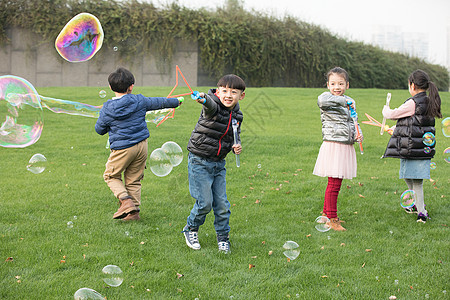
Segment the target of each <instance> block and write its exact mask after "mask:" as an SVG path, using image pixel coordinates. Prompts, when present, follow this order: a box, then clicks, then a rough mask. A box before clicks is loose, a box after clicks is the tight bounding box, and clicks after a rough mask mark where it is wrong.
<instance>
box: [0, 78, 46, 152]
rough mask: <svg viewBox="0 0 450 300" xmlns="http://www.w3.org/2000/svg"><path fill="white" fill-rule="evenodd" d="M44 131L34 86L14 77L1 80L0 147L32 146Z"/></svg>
mask: <svg viewBox="0 0 450 300" xmlns="http://www.w3.org/2000/svg"><path fill="white" fill-rule="evenodd" d="M43 127H44V120H43V114H42V106H41V100H40V98H39V95H38V93H37V91H36V89H35V88H34V87H33V85H32V84H31V83H29V82H28V81H27V80H25V79H23V78H20V77H17V76H13V75H5V76H0V146H2V147H10V148H23V147H27V146H29V145H32V144H34V143H35V142H36V141H37V140H39V138H40V136H41V132H42V129H43Z"/></svg>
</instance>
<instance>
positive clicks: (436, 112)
mask: <svg viewBox="0 0 450 300" xmlns="http://www.w3.org/2000/svg"><path fill="white" fill-rule="evenodd" d="M408 82H409V85H411V83H414V85H415V86H416V87H417V88H419V89H421V90H425V91H426V90H428V93H429V95H428V99H429V101H428V108H427V111H426V113H425V114H426V115H427V116H429V117H433V118H435V117H437V118H442V114H441V97H440V96H439V92H438V89H437V87H436V85H435V84H434V82H432V81H431V80H430V76H428V74H427V73H426V72H425V71H422V70H415V71H414V72H412V73H411V75H409V78H408Z"/></svg>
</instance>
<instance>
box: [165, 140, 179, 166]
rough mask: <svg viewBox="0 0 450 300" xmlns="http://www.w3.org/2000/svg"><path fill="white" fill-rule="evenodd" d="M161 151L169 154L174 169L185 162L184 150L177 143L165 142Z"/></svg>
mask: <svg viewBox="0 0 450 300" xmlns="http://www.w3.org/2000/svg"><path fill="white" fill-rule="evenodd" d="M161 149H162V150H163V151H164V152H165V153H166V154H167V156H168V157H169V160H170V163H171V164H172V166H173V167H176V166H178V165H179V164H181V162H182V161H183V150H182V149H181V147H180V146H179V145H178V144H177V143H175V142H165V143H164V144H163V145H162V146H161Z"/></svg>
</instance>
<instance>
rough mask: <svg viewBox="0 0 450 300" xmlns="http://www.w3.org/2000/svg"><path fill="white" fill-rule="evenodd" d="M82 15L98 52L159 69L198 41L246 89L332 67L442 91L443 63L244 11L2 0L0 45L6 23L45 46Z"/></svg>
mask: <svg viewBox="0 0 450 300" xmlns="http://www.w3.org/2000/svg"><path fill="white" fill-rule="evenodd" d="M230 1H232V0H230ZM230 3H232V2H230ZM230 3H229V4H230ZM230 10H232V11H230ZM81 12H89V13H91V14H93V15H95V16H97V18H98V19H99V20H100V22H101V24H102V27H103V30H104V32H105V38H104V45H103V47H108V48H112V47H115V46H117V47H118V49H119V51H120V53H121V56H122V57H123V58H124V59H125V60H126V61H127V60H129V61H131V60H132V58H133V57H134V56H135V55H136V54H137V53H142V52H150V51H151V53H152V54H155V55H156V56H157V57H158V58H159V62H160V66H159V67H160V68H164V66H165V64H164V62H167V61H170V60H171V59H172V56H173V53H174V50H175V45H176V43H175V41H176V40H177V39H185V40H188V41H192V40H197V41H198V45H199V60H200V67H201V69H203V70H205V71H207V72H209V74H211V76H214V77H219V76H221V75H223V74H224V73H229V72H233V73H236V74H238V75H240V76H241V77H242V78H243V79H244V80H245V81H246V82H247V83H248V85H250V86H274V85H275V86H293V87H322V86H323V85H324V82H325V77H324V74H325V73H326V72H327V70H328V69H330V68H332V67H334V66H341V67H343V68H345V69H347V71H348V72H349V74H350V79H351V84H352V87H358V88H383V89H403V88H406V87H407V78H408V76H409V74H410V73H411V72H412V71H413V70H415V69H423V70H425V71H426V72H427V73H428V74H430V76H431V78H432V80H433V81H434V82H435V83H436V85H437V86H438V88H439V89H440V90H448V86H449V73H448V71H447V70H446V69H445V68H444V67H443V66H439V65H433V64H429V63H427V62H425V61H424V60H422V59H418V58H411V57H408V56H407V55H403V54H399V53H393V52H389V51H384V50H382V49H380V48H378V47H374V46H370V45H366V44H363V43H359V42H351V41H347V40H344V39H341V38H338V37H336V36H335V35H333V34H331V33H330V32H329V31H327V30H324V29H322V28H321V27H319V26H315V25H311V24H308V23H305V22H302V21H299V20H298V19H295V18H292V17H285V18H284V19H279V18H275V17H272V16H268V15H266V14H262V13H258V12H248V11H245V10H243V9H242V8H241V7H240V6H239V5H238V6H235V7H233V6H232V5H228V6H226V7H223V8H218V9H216V10H215V11H208V10H204V9H201V10H191V9H188V8H186V7H180V6H179V5H177V4H172V5H170V6H167V7H165V8H162V9H161V8H156V7H155V6H154V5H153V4H151V3H140V2H138V1H135V0H129V1H123V2H116V1H114V0H86V1H78V0H15V1H6V0H2V1H0V26H1V27H0V45H1V44H5V43H7V42H9V41H8V38H7V35H6V28H7V27H9V26H18V27H22V28H27V29H30V30H32V31H33V32H35V33H37V34H39V35H42V37H43V40H44V41H53V40H55V39H56V37H57V36H58V34H59V32H60V31H61V29H62V28H63V27H64V25H65V24H66V23H67V22H68V20H70V19H71V18H72V17H73V16H75V15H76V14H78V13H81Z"/></svg>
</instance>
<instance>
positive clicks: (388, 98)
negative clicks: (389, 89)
mask: <svg viewBox="0 0 450 300" xmlns="http://www.w3.org/2000/svg"><path fill="white" fill-rule="evenodd" d="M389 102H391V93H387V97H386V106H389ZM385 125H386V118H385V117H383V122H382V123H381V129H380V134H381V135H383V133H384V126H385Z"/></svg>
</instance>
